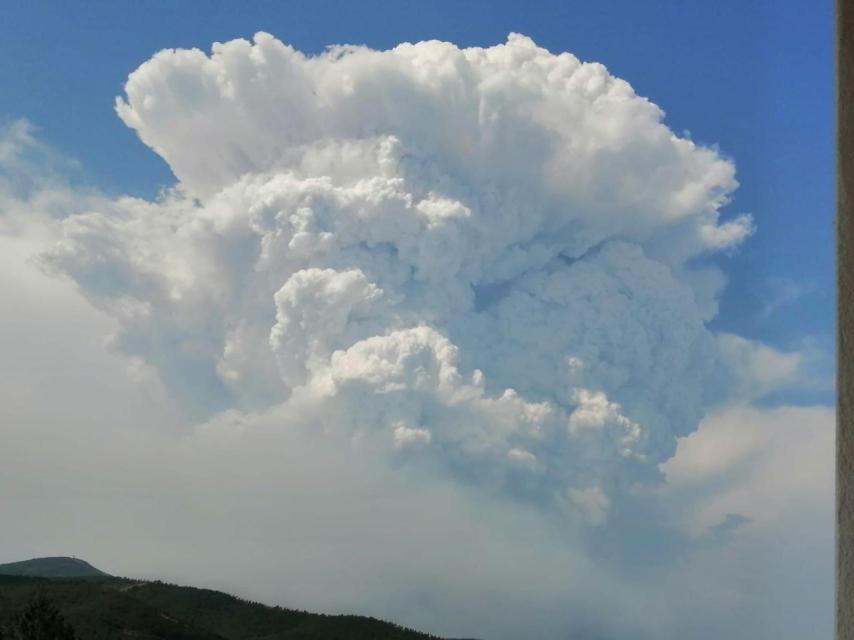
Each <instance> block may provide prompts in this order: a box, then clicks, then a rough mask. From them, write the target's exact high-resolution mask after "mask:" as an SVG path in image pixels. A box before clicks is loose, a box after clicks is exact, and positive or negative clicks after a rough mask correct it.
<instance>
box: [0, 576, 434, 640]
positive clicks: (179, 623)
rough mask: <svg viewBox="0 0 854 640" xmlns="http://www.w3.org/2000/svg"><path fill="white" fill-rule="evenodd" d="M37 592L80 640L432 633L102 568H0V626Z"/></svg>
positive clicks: (274, 639)
mask: <svg viewBox="0 0 854 640" xmlns="http://www.w3.org/2000/svg"><path fill="white" fill-rule="evenodd" d="M38 593H42V594H43V595H44V596H46V597H47V599H48V600H49V601H50V602H52V603H53V604H54V605H55V606H56V607H57V608H58V609H59V612H60V613H61V616H62V617H63V618H64V619H65V621H67V622H68V623H70V624H71V626H72V627H73V628H74V631H75V635H76V637H77V638H78V639H79V640H90V639H91V640H119V639H120V638H121V639H123V640H126V639H127V638H129V637H134V638H138V639H141V640H173V639H174V640H262V639H263V640H297V639H299V640H431V639H433V640H436V636H431V635H428V634H424V633H419V632H417V631H413V630H411V629H405V628H403V627H400V626H398V625H395V624H392V623H389V622H383V621H381V620H377V619H375V618H366V617H361V616H351V615H323V614H314V613H307V612H305V611H294V610H289V609H283V608H281V607H268V606H264V605H261V604H257V603H253V602H247V601H245V600H240V599H238V598H235V597H233V596H230V595H227V594H225V593H220V592H218V591H210V590H207V589H196V588H192V587H179V586H175V585H170V584H165V583H162V582H144V581H139V580H130V579H126V578H113V577H110V576H103V575H101V576H91V577H78V578H43V577H33V576H21V575H0V627H2V625H3V623H4V622H6V621H11V620H12V618H13V617H14V616H15V614H16V613H18V612H20V611H22V610H23V609H24V608H25V607H26V606H27V603H28V602H31V601H32V600H33V598H34V596H35V595H36V594H38Z"/></svg>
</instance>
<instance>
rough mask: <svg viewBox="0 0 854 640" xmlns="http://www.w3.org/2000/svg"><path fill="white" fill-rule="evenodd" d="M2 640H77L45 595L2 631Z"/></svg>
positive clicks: (30, 603)
mask: <svg viewBox="0 0 854 640" xmlns="http://www.w3.org/2000/svg"><path fill="white" fill-rule="evenodd" d="M0 640H76V636H75V634H74V629H73V628H72V627H71V625H70V624H68V623H67V622H66V621H65V620H64V619H63V617H62V615H61V614H60V613H59V609H57V608H56V607H55V606H54V604H53V603H52V602H51V601H50V600H48V599H47V596H45V595H44V593H41V592H40V593H37V594H36V595H35V596H34V597H33V599H32V600H30V602H29V604H28V605H27V606H26V607H25V608H24V609H23V610H22V611H20V612H19V613H17V614H16V615H15V616H13V617H12V619H11V620H10V621H9V622H8V623H7V624H6V625H5V627H3V628H2V629H0Z"/></svg>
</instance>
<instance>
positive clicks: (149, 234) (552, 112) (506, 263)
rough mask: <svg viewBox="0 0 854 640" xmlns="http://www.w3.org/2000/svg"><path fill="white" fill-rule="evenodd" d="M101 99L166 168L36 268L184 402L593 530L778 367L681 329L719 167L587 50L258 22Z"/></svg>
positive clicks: (713, 218) (729, 236) (703, 250)
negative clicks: (320, 32)
mask: <svg viewBox="0 0 854 640" xmlns="http://www.w3.org/2000/svg"><path fill="white" fill-rule="evenodd" d="M116 109H117V112H118V114H119V116H120V117H121V118H122V120H123V121H124V122H125V123H126V124H127V125H128V126H130V127H132V128H133V129H135V130H136V131H137V133H138V134H139V136H140V138H141V139H142V140H143V142H145V143H146V144H147V145H149V146H150V147H151V148H152V149H153V150H154V151H155V152H156V153H158V154H160V155H161V156H162V157H163V158H164V159H165V160H166V162H167V163H168V164H169V166H170V167H171V168H172V170H173V171H174V173H175V175H176V177H177V178H178V183H177V185H176V187H175V188H174V189H172V190H171V191H170V192H168V193H166V194H165V195H164V196H163V197H162V198H161V199H159V200H157V201H154V202H149V201H144V200H139V199H133V198H124V199H118V200H113V201H108V202H104V203H102V204H100V205H99V206H98V207H93V208H91V209H89V210H88V211H86V212H84V213H78V214H75V215H71V216H67V217H66V218H65V219H64V220H63V221H62V229H61V239H60V240H59V241H58V242H56V243H55V244H54V246H53V247H52V248H50V249H49V250H48V251H47V252H46V253H45V254H44V256H43V262H44V263H45V264H46V265H48V266H50V267H51V268H53V269H55V270H57V271H59V272H61V273H64V274H66V275H68V276H70V277H71V278H72V279H73V280H74V281H76V282H77V284H78V285H79V287H80V288H81V290H82V292H83V293H84V294H85V295H86V296H87V297H88V298H89V299H90V300H91V301H92V302H93V303H94V304H96V305H97V306H99V307H100V308H102V309H105V310H107V311H108V313H109V314H110V315H111V316H112V317H113V318H115V319H116V321H117V322H118V330H117V332H116V335H115V338H114V344H115V346H116V347H118V348H119V349H121V350H122V351H124V352H125V353H127V354H129V355H131V356H134V357H137V358H140V359H141V360H142V361H144V362H145V363H147V364H148V365H150V366H152V367H154V369H155V370H156V371H157V372H158V374H159V376H160V378H161V379H162V381H163V382H164V384H165V387H166V388H167V389H169V390H170V391H171V392H172V393H174V394H175V396H176V398H178V399H179V401H180V402H182V403H184V405H185V406H187V407H188V408H190V409H191V410H192V411H194V412H195V414H196V415H197V416H201V417H211V416H213V415H215V414H216V413H217V412H219V411H222V410H238V411H263V410H268V409H272V408H276V407H278V410H280V412H281V415H288V416H289V421H291V422H294V423H301V424H312V425H315V426H316V427H317V428H318V429H323V430H326V431H328V432H330V433H332V432H334V433H339V434H345V437H347V438H355V439H357V440H359V441H361V442H363V443H364V446H370V447H375V448H378V449H379V450H385V451H387V454H388V455H389V456H391V457H392V458H394V459H401V460H406V461H408V462H411V463H413V464H416V465H417V464H419V463H424V464H428V465H434V464H436V465H438V466H439V468H442V469H444V470H445V471H447V472H450V473H451V474H452V475H454V476H456V477H458V478H461V479H465V480H466V481H468V482H473V483H475V484H478V485H480V486H483V487H487V488H489V489H490V490H494V491H497V492H499V493H507V494H510V495H513V496H515V497H516V498H519V499H520V500H523V501H526V502H531V503H533V504H536V505H539V506H542V507H546V508H548V509H556V510H557V511H558V512H562V513H581V514H582V516H583V517H582V520H584V521H586V522H587V523H589V524H592V525H596V526H598V525H601V524H604V523H605V522H607V520H608V518H609V514H610V512H611V511H612V510H613V509H614V508H619V506H620V504H621V501H622V499H623V497H624V496H625V494H626V489H627V487H630V486H632V485H633V484H635V483H638V482H640V483H644V482H655V481H659V480H660V479H661V473H660V471H659V469H658V466H657V465H658V464H659V463H661V462H663V461H664V460H666V459H668V458H669V457H670V456H671V455H672V454H673V453H674V451H675V447H676V439H677V437H679V436H682V435H685V434H688V433H690V432H691V431H693V430H694V429H695V428H696V426H697V424H698V422H699V420H700V418H701V417H702V416H703V415H704V413H705V412H706V411H707V410H708V408H709V407H711V406H715V404H716V403H719V402H721V401H722V400H723V399H726V398H727V397H729V396H730V395H732V393H733V391H734V390H735V389H736V388H737V387H744V386H745V385H748V386H749V385H753V387H751V388H752V389H754V392H753V395H754V396H755V395H756V394H761V393H763V392H765V391H767V390H768V389H770V388H772V387H773V386H774V384H775V380H776V378H775V376H779V375H780V374H779V367H778V365H779V364H781V363H782V364H784V365H785V374H786V375H785V376H784V377H786V380H787V381H788V380H789V379H790V378H791V377H792V376H793V375H795V373H796V369H797V361H796V356H789V355H786V354H779V353H777V352H775V351H773V350H772V349H770V348H768V347H763V346H761V345H756V344H754V343H752V342H748V341H746V340H743V339H741V338H737V337H732V338H720V337H717V336H715V335H714V334H713V333H712V332H711V331H710V330H709V329H708V328H707V323H708V321H709V320H710V319H711V317H712V316H713V314H714V312H715V308H716V303H715V299H716V296H717V294H718V292H719V290H720V286H721V281H722V278H721V276H720V274H719V273H718V272H717V271H716V269H715V268H714V267H713V266H710V264H708V263H707V257H708V256H709V255H710V254H712V253H714V252H719V251H726V250H731V249H733V248H734V247H737V246H738V245H739V243H741V242H742V241H743V240H744V239H745V238H746V237H747V236H748V235H749V234H750V233H751V232H752V230H753V224H752V221H751V219H750V216H748V215H739V216H736V217H734V218H732V219H730V220H728V221H722V220H721V209H722V207H723V206H724V205H726V204H727V203H728V202H729V199H730V195H731V193H732V192H733V190H734V189H735V188H736V186H737V183H736V181H735V178H734V173H735V169H734V166H733V163H732V162H731V161H729V160H727V159H726V158H724V157H722V156H721V155H720V154H719V153H718V152H717V151H716V150H714V149H711V148H707V147H703V146H700V145H697V144H696V143H694V142H692V141H691V140H688V139H685V138H680V137H679V136H677V135H675V134H674V133H673V132H672V131H671V130H670V129H669V128H668V127H667V126H666V125H665V124H663V122H662V118H663V112H662V111H661V110H660V109H659V108H658V107H657V106H656V105H654V104H653V103H651V102H650V101H649V100H647V99H645V98H643V97H640V96H638V95H636V94H635V93H634V91H633V90H632V88H631V86H630V85H629V84H628V83H627V82H625V81H623V80H621V79H619V78H615V77H613V76H611V75H610V74H609V73H608V71H607V70H606V69H605V67H603V66H602V65H599V64H595V63H582V62H580V61H579V60H578V59H577V58H575V57H574V56H572V55H571V54H568V53H562V54H559V55H556V54H552V53H550V52H548V51H546V50H544V49H542V48H539V47H537V46H536V45H535V44H534V43H533V42H532V41H531V40H530V39H528V38H526V37H524V36H521V35H516V34H511V36H510V37H509V38H508V40H507V42H506V43H504V44H501V45H497V46H494V47H490V48H469V49H460V48H458V47H456V46H454V45H452V44H449V43H443V42H435V41H431V42H421V43H418V44H414V45H413V44H403V45H400V46H398V47H396V48H394V49H391V50H389V51H374V50H371V49H368V48H365V47H352V46H341V47H332V48H330V49H329V50H328V51H326V52H325V53H323V54H321V55H318V56H306V55H304V54H302V53H300V52H298V51H296V50H294V49H293V48H291V47H289V46H287V45H285V44H283V43H281V42H279V41H278V40H276V39H275V38H273V37H272V36H270V35H267V34H263V33H261V34H258V35H256V36H255V38H254V42H248V41H245V40H235V41H232V42H228V43H225V44H215V45H214V47H213V51H212V53H211V54H210V55H207V54H205V53H203V52H201V51H198V50H189V51H187V50H167V51H162V52H160V53H158V54H156V55H155V56H154V57H153V58H152V59H151V60H149V61H148V62H146V63H144V64H143V65H142V66H141V67H140V68H139V69H137V70H136V71H134V72H133V73H132V74H131V75H130V77H129V79H128V82H127V84H126V86H125V96H124V97H122V98H119V99H118V100H117V103H116ZM704 260H705V261H706V262H704ZM738 341H742V342H738ZM769 367H771V369H773V371H769ZM740 397H743V396H740ZM566 505H570V506H571V507H572V508H570V509H567V508H566Z"/></svg>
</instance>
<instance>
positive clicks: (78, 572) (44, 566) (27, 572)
mask: <svg viewBox="0 0 854 640" xmlns="http://www.w3.org/2000/svg"><path fill="white" fill-rule="evenodd" d="M0 575H13V576H38V577H42V578H82V577H84V576H106V575H107V574H106V573H104V572H103V571H101V570H100V569H96V568H95V567H93V566H92V565H91V564H89V563H88V562H86V561H85V560H80V559H79V558H68V557H65V556H61V557H56V558H33V559H32V560H22V561H20V562H9V563H8V564H0Z"/></svg>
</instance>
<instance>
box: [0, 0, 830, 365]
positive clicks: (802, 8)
mask: <svg viewBox="0 0 854 640" xmlns="http://www.w3.org/2000/svg"><path fill="white" fill-rule="evenodd" d="M5 11H6V17H7V19H4V20H3V22H2V24H0V83H2V85H0V86H3V88H4V90H3V91H2V93H0V114H2V116H3V117H5V118H7V119H11V118H16V117H26V118H28V119H30V120H31V121H32V122H33V123H34V124H35V125H36V126H38V127H39V129H40V130H41V135H42V136H43V137H44V139H45V140H46V141H48V142H49V143H51V144H53V145H55V146H56V147H57V148H59V149H60V150H62V151H63V152H65V153H67V154H69V155H71V156H73V157H76V158H78V159H79V160H80V161H81V163H82V166H83V168H84V171H85V172H84V174H83V179H84V180H85V181H88V182H91V183H94V184H97V185H98V186H99V187H100V188H102V189H105V190H108V191H113V192H117V193H118V192H122V193H130V194H140V195H152V194H154V193H156V191H157V190H158V188H159V186H161V185H164V184H171V182H172V181H173V178H172V176H171V173H170V171H169V169H168V167H167V166H166V165H165V163H164V162H163V161H162V160H161V159H160V158H159V157H157V156H156V155H155V154H153V153H151V151H150V150H149V149H148V148H147V147H145V146H144V145H142V144H141V143H139V142H138V140H137V139H136V136H135V134H134V132H133V131H131V130H130V129H128V128H127V127H126V126H125V125H124V124H123V123H121V122H120V121H119V119H118V118H117V117H116V116H115V113H114V111H113V100H114V98H115V96H117V95H120V93H121V91H122V87H123V84H124V81H125V79H126V78H127V74H128V73H129V72H130V71H131V70H133V69H135V68H136V67H137V66H138V65H139V64H140V63H142V62H143V61H144V60H146V59H147V58H148V57H149V56H150V55H151V54H152V53H153V52H154V51H157V50H160V49H162V48H170V47H199V48H201V49H202V50H205V51H207V50H208V49H209V47H210V43H212V42H214V41H225V40H230V39H232V38H235V37H250V36H251V35H252V34H254V33H255V32H256V31H262V30H263V31H268V32H270V33H272V34H274V35H276V36H277V37H278V38H280V39H281V40H283V41H285V42H288V43H291V44H293V45H294V46H295V47H296V48H298V49H300V50H303V51H306V52H318V51H321V50H322V49H323V48H324V47H325V46H327V45H329V44H335V43H341V42H346V43H356V44H367V45H369V46H371V47H373V48H388V47H391V46H394V45H395V44H397V43H399V42H402V41H418V40H422V39H431V38H436V39H443V40H449V41H452V42H455V43H457V44H459V45H461V46H463V45H478V46H486V45H491V44H494V43H496V42H501V41H503V40H504V38H505V37H506V35H507V33H509V32H510V31H518V32H521V33H524V34H526V35H529V36H531V37H532V38H533V39H534V40H535V41H536V42H537V43H538V44H539V45H541V46H544V47H546V48H548V49H550V50H552V51H555V52H559V51H570V52H573V53H574V54H576V55H577V56H578V57H579V58H581V59H582V60H589V61H599V62H602V63H603V64H605V65H606V66H607V67H608V68H609V70H610V71H611V72H612V73H613V74H615V75H617V76H619V77H622V78H626V79H628V80H629V81H630V82H631V83H632V85H633V86H634V88H635V90H636V91H637V92H638V93H639V94H641V95H644V96H647V97H649V98H650V99H651V100H652V101H653V102H655V103H656V104H658V105H659V106H661V107H662V108H663V109H664V110H665V112H666V113H667V118H666V122H667V124H668V125H669V126H670V127H671V128H672V129H673V130H674V131H676V132H683V131H686V130H688V131H690V132H691V135H692V137H693V138H694V139H695V140H697V141H698V142H703V143H707V144H716V145H719V147H720V149H721V151H722V152H723V153H724V154H726V155H728V156H730V157H732V158H733V159H734V160H735V163H736V167H737V177H738V180H739V181H740V183H741V186H740V188H739V189H738V190H737V191H736V193H735V199H734V201H733V202H732V204H731V205H730V206H729V208H728V209H727V211H730V212H732V213H738V212H750V213H752V214H753V215H754V217H755V219H756V222H757V226H758V233H756V235H755V236H754V237H753V238H752V239H751V240H750V241H749V244H748V245H747V246H746V247H745V248H744V249H743V250H741V251H739V252H738V254H737V255H735V256H733V257H732V258H729V259H727V261H726V263H727V264H726V267H727V271H728V272H729V273H730V274H731V284H730V286H729V287H728V288H727V290H726V293H725V295H724V297H723V299H722V308H721V313H720V315H719V316H718V318H717V319H716V322H715V325H714V326H715V327H716V328H718V329H721V330H727V331H736V332H738V333H740V334H742V335H746V336H750V337H755V338H760V337H761V338H762V339H764V340H766V341H769V342H771V343H772V344H775V345H777V346H779V347H781V348H797V347H798V346H799V343H800V341H801V340H802V339H803V338H804V337H806V336H810V337H814V338H815V339H816V340H817V342H818V344H819V345H820V346H822V347H823V348H824V349H826V350H832V344H833V280H832V277H833V276H832V270H833V249H832V240H833V198H834V196H833V184H834V160H833V124H832V122H833V119H832V114H833V84H832V72H833V64H832V55H833V52H832V39H831V37H830V34H831V32H832V28H833V26H832V24H833V10H832V3H830V2H825V1H823V2H814V3H813V2H811V3H807V2H798V1H796V0H785V1H783V2H770V1H764V2H751V3H745V2H740V1H738V0H725V1H722V2H715V3H702V2H694V3H681V2H680V3H675V2H667V1H654V2H643V3H638V2H631V1H628V2H614V1H610V2H596V3H579V2H561V1H558V2H546V1H543V2H536V3H533V4H531V5H524V6H523V5H522V4H521V3H516V2H494V3H484V2H465V3H458V2H420V3H419V2H413V3H391V2H370V1H369V2H359V3H346V2H342V3H338V2H323V1H321V2H312V3H300V2H260V3H251V4H249V5H248V6H243V5H240V6H238V5H237V4H236V3H221V2H211V3H205V5H204V9H201V8H200V6H199V5H198V4H196V3H170V2H147V3H144V4H142V3H137V4H131V3H96V4H92V5H89V6H85V7H84V6H83V5H79V4H76V5H72V4H68V3H49V2H44V3H26V2H16V3H12V4H10V5H9V6H8V7H6V9H5ZM787 291H788V292H789V294H790V295H789V297H795V296H793V295H791V294H793V293H794V292H796V291H797V292H800V293H798V294H797V298H796V299H794V300H791V301H789V302H787V303H785V304H781V305H780V306H779V307H777V306H776V305H775V300H776V299H777V298H781V299H782V300H784V299H786V297H787V296H786V294H785V292H787ZM769 304H771V305H772V307H773V312H772V313H768V311H770V309H766V307H767V306H768V305H769ZM763 310H765V311H763Z"/></svg>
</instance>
